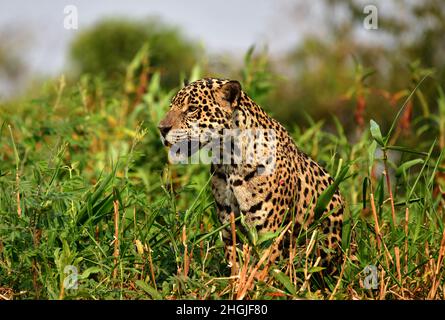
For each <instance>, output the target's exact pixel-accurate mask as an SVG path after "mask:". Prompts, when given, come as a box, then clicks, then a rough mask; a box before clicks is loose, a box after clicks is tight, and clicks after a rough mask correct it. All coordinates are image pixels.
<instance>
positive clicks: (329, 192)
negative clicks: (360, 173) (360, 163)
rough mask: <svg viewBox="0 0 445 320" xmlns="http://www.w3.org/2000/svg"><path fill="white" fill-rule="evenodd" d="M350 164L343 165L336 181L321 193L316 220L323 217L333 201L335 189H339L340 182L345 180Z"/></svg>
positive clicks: (316, 206)
mask: <svg viewBox="0 0 445 320" xmlns="http://www.w3.org/2000/svg"><path fill="white" fill-rule="evenodd" d="M349 166H350V164H346V165H345V166H343V168H342V169H341V170H340V173H339V174H338V176H337V177H336V179H335V180H334V183H333V184H331V185H330V186H329V187H327V188H326V189H325V190H324V191H323V192H322V193H321V195H320V197H318V200H317V204H316V205H315V220H318V219H319V218H320V217H321V215H322V214H323V211H324V210H325V209H326V207H327V206H328V204H329V202H330V201H331V199H332V196H333V195H334V193H335V191H336V190H337V189H338V185H339V184H340V182H342V181H343V180H345V176H346V174H347V173H348V171H349Z"/></svg>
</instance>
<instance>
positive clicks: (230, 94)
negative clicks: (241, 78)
mask: <svg viewBox="0 0 445 320" xmlns="http://www.w3.org/2000/svg"><path fill="white" fill-rule="evenodd" d="M217 93H218V94H217V97H218V100H219V101H218V102H219V103H220V105H221V106H222V107H224V108H227V109H232V108H233V107H234V106H235V105H236V104H237V102H238V99H239V97H240V96H241V84H240V83H239V82H238V81H236V80H231V81H229V82H227V83H225V84H223V85H222V86H221V88H219V89H218V92H217Z"/></svg>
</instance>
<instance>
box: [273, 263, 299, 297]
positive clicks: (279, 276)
mask: <svg viewBox="0 0 445 320" xmlns="http://www.w3.org/2000/svg"><path fill="white" fill-rule="evenodd" d="M272 274H273V277H274V278H275V279H276V280H277V281H278V282H280V283H281V284H282V285H283V286H284V287H285V288H286V290H287V291H288V292H289V293H290V294H292V295H294V296H296V295H297V291H296V290H295V286H294V285H293V284H292V282H291V281H290V279H289V277H288V276H286V275H285V274H284V273H283V272H281V270H279V269H274V270H273V271H272Z"/></svg>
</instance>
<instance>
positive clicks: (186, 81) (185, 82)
mask: <svg viewBox="0 0 445 320" xmlns="http://www.w3.org/2000/svg"><path fill="white" fill-rule="evenodd" d="M189 83H190V82H189V79H188V78H184V87H187V86H188V85H189Z"/></svg>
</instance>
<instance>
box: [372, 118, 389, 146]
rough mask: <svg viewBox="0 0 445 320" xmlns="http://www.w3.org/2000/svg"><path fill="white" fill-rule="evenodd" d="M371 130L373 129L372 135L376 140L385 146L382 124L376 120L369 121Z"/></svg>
mask: <svg viewBox="0 0 445 320" xmlns="http://www.w3.org/2000/svg"><path fill="white" fill-rule="evenodd" d="M369 125H370V130H371V136H372V137H373V138H374V140H375V141H376V142H377V143H378V144H379V145H380V146H382V147H383V146H384V145H385V143H384V142H383V137H382V132H381V131H380V126H379V125H378V124H377V122H375V121H374V120H371V121H370V122H369Z"/></svg>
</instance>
